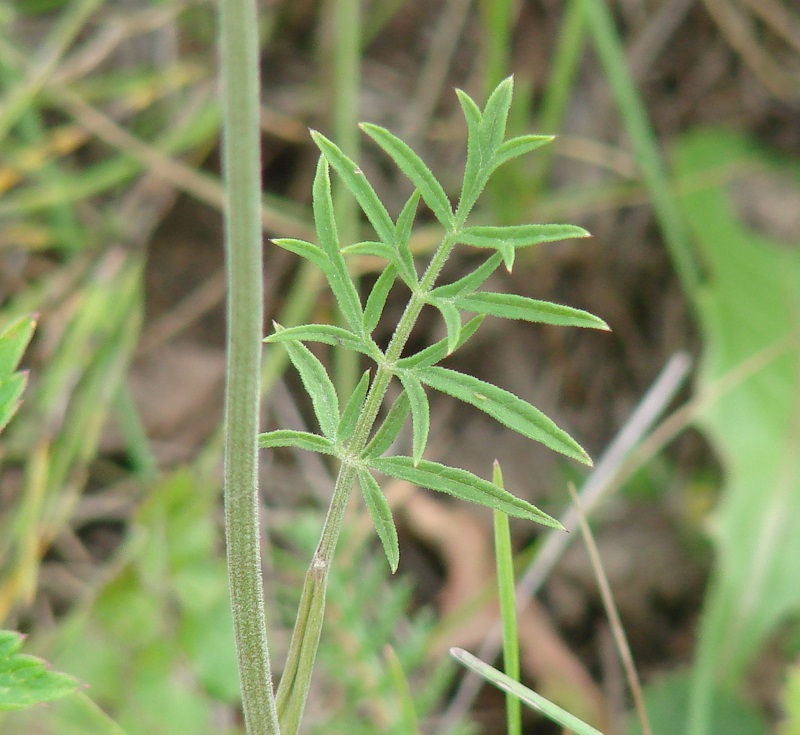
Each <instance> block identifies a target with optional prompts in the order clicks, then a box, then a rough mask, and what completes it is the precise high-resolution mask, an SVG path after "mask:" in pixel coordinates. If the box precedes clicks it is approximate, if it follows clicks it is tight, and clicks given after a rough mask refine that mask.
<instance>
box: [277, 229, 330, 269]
mask: <svg viewBox="0 0 800 735" xmlns="http://www.w3.org/2000/svg"><path fill="white" fill-rule="evenodd" d="M272 242H273V243H274V244H275V245H277V246H278V247H279V248H283V249H284V250H288V251H289V252H290V253H294V254H295V255H299V256H300V257H301V258H305V259H306V260H310V261H311V262H312V263H313V264H314V265H315V266H317V268H319V269H320V270H321V271H322V272H323V273H325V274H326V275H327V274H328V272H329V271H330V263H328V258H327V257H326V255H325V251H324V250H323V249H322V248H321V247H319V245H314V243H311V242H306V241H305V240H296V239H295V238H293V237H280V238H278V239H276V240H273V241H272Z"/></svg>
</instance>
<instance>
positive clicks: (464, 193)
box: [456, 89, 486, 222]
mask: <svg viewBox="0 0 800 735" xmlns="http://www.w3.org/2000/svg"><path fill="white" fill-rule="evenodd" d="M456 95H457V96H458V102H459V104H460V105H461V109H462V110H463V112H464V119H465V120H466V122H467V162H466V164H465V166H464V177H463V183H462V185H461V197H460V199H459V202H458V208H457V210H456V214H457V217H458V219H459V221H460V222H464V221H465V220H466V218H467V215H468V214H469V212H470V210H471V209H472V207H473V205H474V204H475V201H476V200H477V198H478V196H479V195H480V193H481V190H482V189H483V187H484V186H485V185H486V177H485V176H483V177H482V176H481V169H482V168H483V167H484V165H485V162H483V161H482V160H481V150H480V143H479V140H478V139H479V131H480V126H481V118H482V115H481V110H480V108H479V107H478V105H476V104H475V102H474V101H473V99H472V98H471V97H470V96H469V95H468V94H467V93H466V92H464V91H462V90H460V89H457V90H456ZM479 178H483V182H482V183H479Z"/></svg>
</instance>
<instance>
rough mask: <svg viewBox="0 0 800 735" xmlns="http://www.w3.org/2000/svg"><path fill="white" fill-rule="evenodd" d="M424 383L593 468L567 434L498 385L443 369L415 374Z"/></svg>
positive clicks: (584, 453) (581, 450) (537, 410)
mask: <svg viewBox="0 0 800 735" xmlns="http://www.w3.org/2000/svg"><path fill="white" fill-rule="evenodd" d="M414 375H416V376H417V377H418V378H419V379H420V380H421V381H422V382H423V383H425V384H426V385H429V386H430V387H431V388H433V389H434V390H438V391H441V392H442V393H447V395H450V396H453V398H458V399H459V400H461V401H464V402H465V403H469V404H470V405H472V406H475V408H478V409H480V410H481V411H483V412H484V413H487V414H489V416H491V417H492V418H494V419H496V420H497V421H499V422H500V423H501V424H503V425H504V426H507V427H508V428H509V429H511V430H512V431H516V432H517V433H518V434H522V436H525V437H527V438H528V439H532V440H533V441H537V442H541V443H542V444H544V445H545V446H546V447H549V448H550V449H552V450H554V451H556V452H560V453H561V454H564V455H566V456H567V457H572V458H573V459H577V460H578V461H579V462H583V463H584V464H588V465H590V466H591V464H592V460H591V459H590V458H589V455H588V454H586V452H585V451H584V450H583V448H582V447H581V446H580V444H578V443H577V442H576V441H575V440H574V439H573V438H572V437H571V436H570V435H569V434H567V432H565V431H564V430H563V429H559V428H558V426H556V424H555V423H554V422H553V421H552V420H551V419H549V418H548V417H547V416H545V415H544V414H543V413H542V412H541V411H540V410H539V409H538V408H535V407H534V406H532V405H531V404H530V403H528V402H527V401H523V400H522V399H521V398H519V397H517V396H515V395H514V394H513V393H509V391H507V390H503V389H502V388H498V387H497V386H496V385H492V384H491V383H486V382H484V381H483V380H480V379H478V378H475V377H473V376H472V375H465V374H464V373H459V372H456V371H455V370H449V369H447V368H443V367H426V368H422V369H418V370H415V371H414Z"/></svg>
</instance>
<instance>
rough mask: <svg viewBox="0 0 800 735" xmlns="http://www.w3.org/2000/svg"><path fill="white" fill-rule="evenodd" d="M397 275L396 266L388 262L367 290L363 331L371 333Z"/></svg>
mask: <svg viewBox="0 0 800 735" xmlns="http://www.w3.org/2000/svg"><path fill="white" fill-rule="evenodd" d="M396 275H397V267H396V266H395V265H394V264H392V263H390V264H389V265H388V266H387V267H386V268H384V269H383V271H382V272H381V274H380V275H379V276H378V278H377V280H376V281H375V283H374V284H373V286H372V290H371V291H370V292H369V298H367V303H366V305H365V306H364V333H365V334H372V332H373V331H375V327H377V326H378V322H379V321H380V319H381V314H383V308H384V307H385V306H386V299H387V298H388V296H389V291H391V290H392V286H393V285H394V279H395V277H396Z"/></svg>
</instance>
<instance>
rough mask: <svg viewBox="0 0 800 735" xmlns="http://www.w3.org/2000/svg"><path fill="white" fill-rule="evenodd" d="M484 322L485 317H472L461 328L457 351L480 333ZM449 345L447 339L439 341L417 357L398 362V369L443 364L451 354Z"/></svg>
mask: <svg viewBox="0 0 800 735" xmlns="http://www.w3.org/2000/svg"><path fill="white" fill-rule="evenodd" d="M483 320H484V316H483V315H482V314H481V315H479V316H475V317H472V319H470V320H469V321H468V322H467V323H466V324H464V325H463V326H462V327H461V335H460V337H459V338H458V344H457V345H456V350H457V349H458V348H459V347H461V346H462V345H463V344H465V343H466V342H467V340H468V339H469V338H470V337H471V336H472V335H473V334H475V332H477V331H478V327H479V326H480V325H481V322H482V321H483ZM448 348H449V345H448V344H447V340H446V339H442V340H439V341H438V342H436V343H434V344H432V345H430V346H429V347H426V348H425V349H424V350H420V351H419V352H417V354H416V355H409V356H408V357H403V358H401V359H399V360H398V361H397V367H398V369H400V370H412V369H416V368H421V367H428V366H430V365H435V364H436V363H437V362H441V361H442V360H444V358H445V357H447V356H448V355H449V354H450V353H449V352H448Z"/></svg>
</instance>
